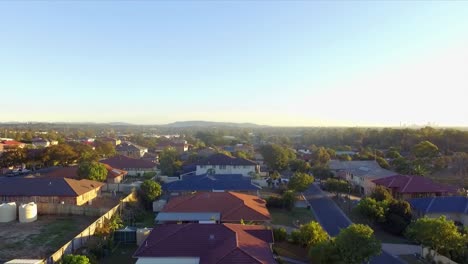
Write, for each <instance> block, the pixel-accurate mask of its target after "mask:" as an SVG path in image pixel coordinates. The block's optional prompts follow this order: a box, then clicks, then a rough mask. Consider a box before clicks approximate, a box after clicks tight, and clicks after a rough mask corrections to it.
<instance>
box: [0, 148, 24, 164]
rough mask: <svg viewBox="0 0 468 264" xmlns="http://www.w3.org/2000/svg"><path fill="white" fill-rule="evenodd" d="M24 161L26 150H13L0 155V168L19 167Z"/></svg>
mask: <svg viewBox="0 0 468 264" xmlns="http://www.w3.org/2000/svg"><path fill="white" fill-rule="evenodd" d="M26 161H27V155H26V149H23V148H15V149H12V150H9V151H5V152H3V153H1V154H0V167H10V166H15V165H20V164H22V163H25V162H26Z"/></svg>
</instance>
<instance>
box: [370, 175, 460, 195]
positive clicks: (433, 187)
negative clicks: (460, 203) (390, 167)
mask: <svg viewBox="0 0 468 264" xmlns="http://www.w3.org/2000/svg"><path fill="white" fill-rule="evenodd" d="M374 183H375V184H377V185H382V186H384V187H387V188H390V189H395V190H396V191H397V192H399V193H455V192H456V188H454V187H452V186H447V185H442V184H439V183H435V182H433V181H432V180H431V179H429V178H426V177H423V176H416V175H394V176H389V177H385V178H380V179H377V180H374Z"/></svg>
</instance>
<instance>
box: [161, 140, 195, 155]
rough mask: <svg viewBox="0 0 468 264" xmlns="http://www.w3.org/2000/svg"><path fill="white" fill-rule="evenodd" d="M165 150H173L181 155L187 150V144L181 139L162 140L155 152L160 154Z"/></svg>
mask: <svg viewBox="0 0 468 264" xmlns="http://www.w3.org/2000/svg"><path fill="white" fill-rule="evenodd" d="M167 148H174V149H175V150H176V151H177V152H178V153H183V152H185V151H188V150H189V144H188V143H187V141H186V140H183V139H176V140H164V141H161V142H159V143H158V144H157V145H156V152H161V151H163V150H164V149H167Z"/></svg>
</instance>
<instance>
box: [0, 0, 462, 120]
mask: <svg viewBox="0 0 468 264" xmlns="http://www.w3.org/2000/svg"><path fill="white" fill-rule="evenodd" d="M467 14H468V2H464V1H451V2H448V1H412V2H408V1H401V2H399V1H354V2H353V1H323V2H322V1H288V2H280V1H270V2H268V1H226V2H215V1H206V2H195V1H173V2H169V1H168V2H160V1H143V2H134V1H132V2H124V1H112V2H111V1H96V2H93V1H72V2H60V1H44V2H40V1H29V2H28V1H18V2H15V1H12V2H7V1H1V2H0V91H1V93H2V103H1V105H2V109H1V110H0V121H73V122H75V121H95V122H108V121H125V122H132V123H140V124H161V123H167V122H173V121H178V120H179V121H180V120H212V121H232V122H256V123H260V124H270V125H287V126H294V125H301V126H303V125H309V126H314V125H351V126H354V125H399V123H400V122H402V123H406V124H412V123H417V124H423V123H427V122H433V123H436V124H439V125H464V126H466V125H468V110H467V109H468V107H466V99H467V98H468V15H467Z"/></svg>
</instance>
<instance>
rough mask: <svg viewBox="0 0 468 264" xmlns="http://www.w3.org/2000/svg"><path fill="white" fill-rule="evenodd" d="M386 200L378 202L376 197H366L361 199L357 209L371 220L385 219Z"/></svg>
mask: <svg viewBox="0 0 468 264" xmlns="http://www.w3.org/2000/svg"><path fill="white" fill-rule="evenodd" d="M386 207H387V206H386V202H385V201H382V202H377V201H376V200H375V199H374V198H370V197H366V198H364V199H362V200H361V201H359V203H358V205H357V206H356V209H355V210H356V211H357V212H358V213H359V214H361V215H362V216H364V217H366V218H367V219H370V220H371V221H384V220H385V211H386V209H387V208H386Z"/></svg>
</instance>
